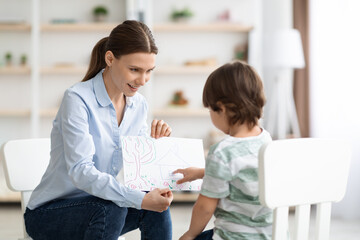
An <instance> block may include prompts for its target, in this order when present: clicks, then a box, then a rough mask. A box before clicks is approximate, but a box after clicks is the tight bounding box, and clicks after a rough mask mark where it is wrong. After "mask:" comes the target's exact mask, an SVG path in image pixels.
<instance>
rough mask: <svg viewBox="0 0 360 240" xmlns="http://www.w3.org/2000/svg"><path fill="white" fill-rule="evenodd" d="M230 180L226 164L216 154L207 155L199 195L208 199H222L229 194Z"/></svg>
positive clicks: (229, 172)
mask: <svg viewBox="0 0 360 240" xmlns="http://www.w3.org/2000/svg"><path fill="white" fill-rule="evenodd" d="M230 180H231V171H230V169H229V166H228V165H227V164H226V162H225V161H223V160H222V159H221V158H220V157H219V156H217V155H216V154H210V155H208V157H207V158H206V166H205V175H204V178H203V184H202V186H201V191H200V193H201V194H202V195H204V196H207V197H210V198H224V197H226V196H228V195H229V194H230V190H229V182H230Z"/></svg>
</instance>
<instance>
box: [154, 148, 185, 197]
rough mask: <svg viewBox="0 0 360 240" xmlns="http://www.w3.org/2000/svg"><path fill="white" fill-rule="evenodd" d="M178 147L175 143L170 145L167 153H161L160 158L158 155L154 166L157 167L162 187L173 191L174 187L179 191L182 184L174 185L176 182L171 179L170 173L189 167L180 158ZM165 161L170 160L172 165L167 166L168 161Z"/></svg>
mask: <svg viewBox="0 0 360 240" xmlns="http://www.w3.org/2000/svg"><path fill="white" fill-rule="evenodd" d="M179 151H180V149H179V146H178V145H177V144H176V143H171V146H170V147H169V149H168V151H166V152H164V153H162V155H161V156H159V155H160V154H158V159H159V160H158V161H156V165H158V166H159V169H160V174H161V179H162V184H163V186H164V187H169V188H170V189H173V188H174V186H175V185H176V188H177V189H179V190H181V189H182V188H183V187H185V186H184V184H180V185H179V184H176V180H175V179H173V176H172V172H173V171H175V170H176V169H178V168H186V167H188V166H190V164H189V163H187V162H186V161H185V160H184V159H183V158H182V157H181V153H180V152H179ZM166 159H172V160H173V161H172V164H169V161H167V160H166Z"/></svg>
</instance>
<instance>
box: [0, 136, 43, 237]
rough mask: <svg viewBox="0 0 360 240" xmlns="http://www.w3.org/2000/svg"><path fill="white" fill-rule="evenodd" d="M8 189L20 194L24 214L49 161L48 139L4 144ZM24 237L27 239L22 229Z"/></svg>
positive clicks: (21, 140) (3, 154)
mask: <svg viewBox="0 0 360 240" xmlns="http://www.w3.org/2000/svg"><path fill="white" fill-rule="evenodd" d="M1 152H2V162H3V164H4V172H5V178H6V183H7V185H8V187H9V188H10V189H11V190H13V191H16V192H21V208H22V212H23V213H24V211H25V209H26V206H27V203H28V201H29V198H30V195H31V193H32V191H33V190H34V189H35V187H36V186H37V185H38V184H39V183H40V180H41V177H42V176H43V174H44V172H45V170H46V167H47V165H48V163H49V160H50V139H49V138H37V139H36V138H34V139H20V140H11V141H8V142H6V143H5V144H4V145H3V146H2V149H1ZM24 236H25V237H27V234H26V231H25V229H24Z"/></svg>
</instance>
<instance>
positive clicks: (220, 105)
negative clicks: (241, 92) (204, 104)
mask: <svg viewBox="0 0 360 240" xmlns="http://www.w3.org/2000/svg"><path fill="white" fill-rule="evenodd" d="M216 105H217V106H218V108H220V111H221V112H224V113H225V112H226V107H225V105H224V104H223V103H222V102H220V101H218V102H217V103H216Z"/></svg>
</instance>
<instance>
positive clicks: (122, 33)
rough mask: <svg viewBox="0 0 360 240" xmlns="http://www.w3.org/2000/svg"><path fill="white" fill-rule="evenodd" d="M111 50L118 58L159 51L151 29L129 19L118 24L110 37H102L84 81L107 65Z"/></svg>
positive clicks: (95, 48)
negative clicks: (106, 54) (106, 60)
mask: <svg viewBox="0 0 360 240" xmlns="http://www.w3.org/2000/svg"><path fill="white" fill-rule="evenodd" d="M107 51H111V52H112V53H113V54H114V56H115V57H116V58H117V59H118V58H120V57H121V56H122V55H126V54H131V53H137V52H144V53H155V54H157V53H158V48H157V47H156V45H155V40H154V37H153V35H152V33H151V31H150V29H149V28H148V27H147V26H146V25H145V24H144V23H142V22H138V21H133V20H127V21H124V22H123V23H122V24H119V25H118V26H116V27H115V28H114V29H113V30H112V31H111V33H110V35H109V36H108V37H105V38H103V39H101V40H100V41H99V42H98V43H97V44H96V45H95V47H94V49H93V50H92V53H91V59H90V65H89V68H88V70H87V72H86V74H85V77H84V78H83V80H82V81H83V82H84V81H87V80H89V79H91V78H93V77H94V76H95V75H96V74H97V73H98V72H99V71H100V70H101V69H103V68H105V67H106V62H105V53H106V52H107Z"/></svg>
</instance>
